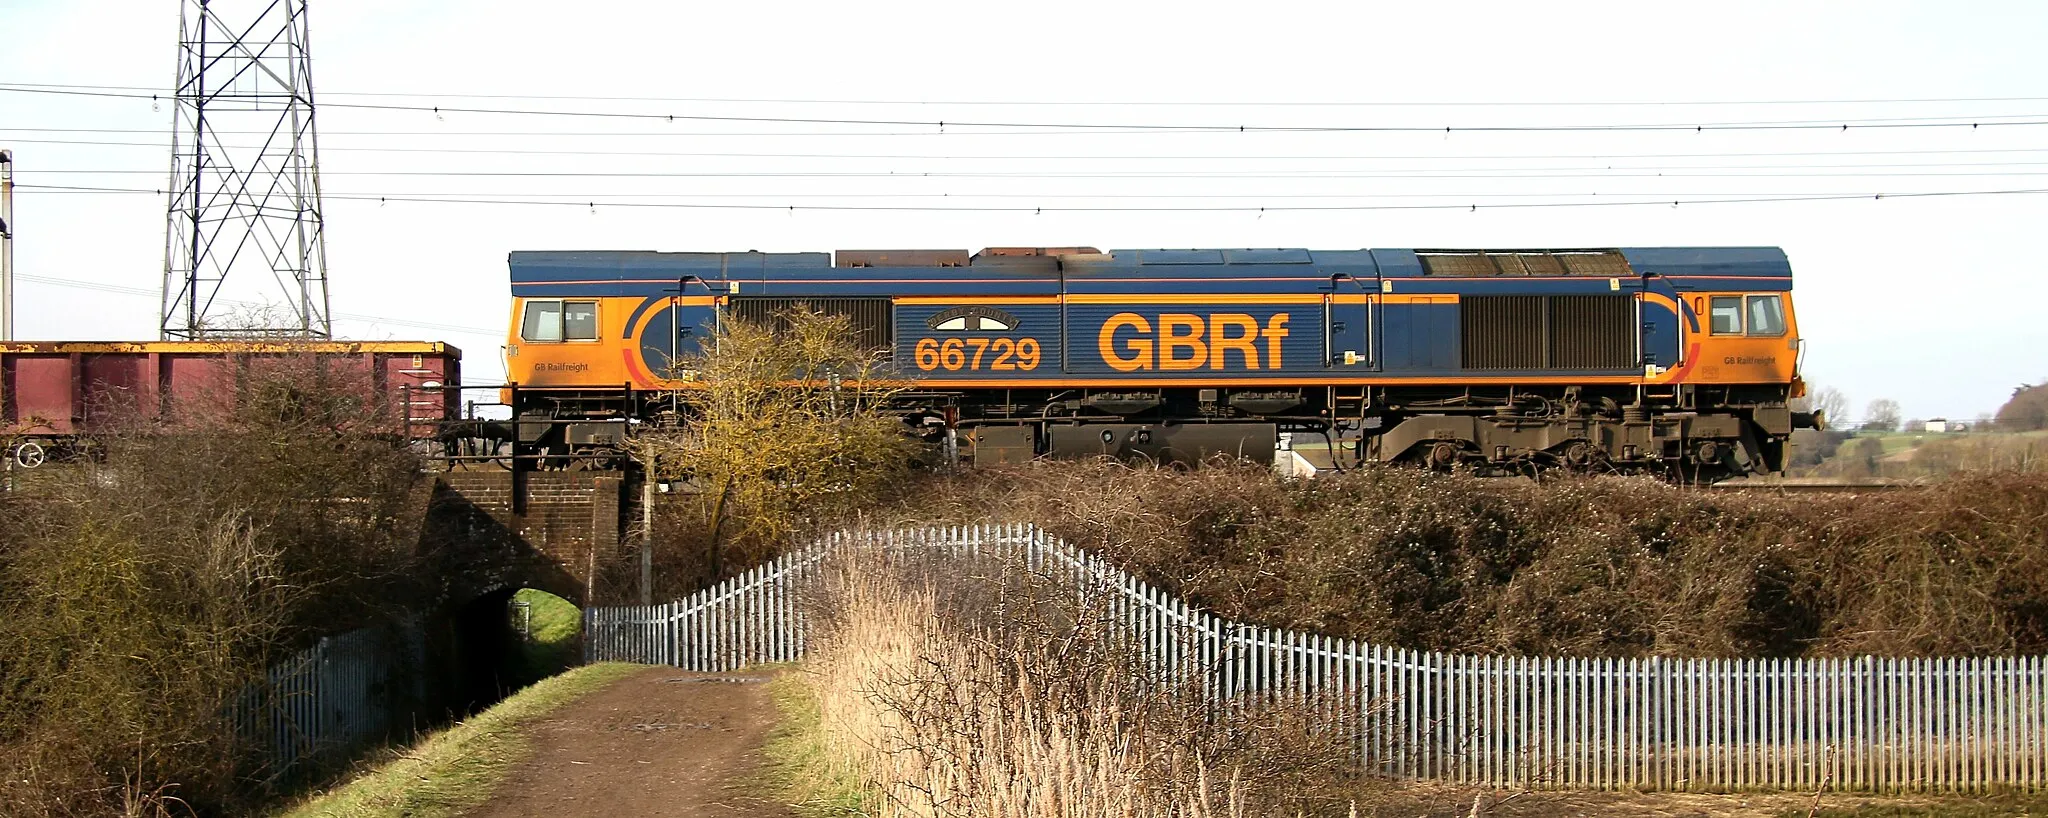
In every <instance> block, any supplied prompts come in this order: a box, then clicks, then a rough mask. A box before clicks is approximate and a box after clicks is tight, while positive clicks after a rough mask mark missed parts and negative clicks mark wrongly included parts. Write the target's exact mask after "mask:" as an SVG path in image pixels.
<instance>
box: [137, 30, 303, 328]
mask: <svg viewBox="0 0 2048 818" xmlns="http://www.w3.org/2000/svg"><path fill="white" fill-rule="evenodd" d="M175 106H176V112H175V114H174V115H173V117H174V122H173V130H172V142H171V188H170V189H171V198H170V211H169V215H168V218H167V219H166V228H165V230H164V234H165V246H164V292H163V312H162V315H161V318H162V331H163V337H164V338H165V339H167V340H168V339H200V338H207V337H226V336H234V337H272V338H327V337H330V335H331V334H332V325H331V324H330V323H329V321H328V305H327V258H326V256H327V253H326V248H325V246H324V239H323V232H324V231H323V230H322V224H321V208H320V162H319V149H318V142H319V140H318V138H317V137H316V135H315V131H314V127H313V75H312V60H311V58H310V57H309V56H308V52H307V24H306V0H184V2H183V5H182V8H181V10H180V12H179V16H178V85H177V99H176V102H175ZM252 305H255V306H254V307H253V311H249V310H251V309H252ZM236 310H243V312H240V313H237V312H236Z"/></svg>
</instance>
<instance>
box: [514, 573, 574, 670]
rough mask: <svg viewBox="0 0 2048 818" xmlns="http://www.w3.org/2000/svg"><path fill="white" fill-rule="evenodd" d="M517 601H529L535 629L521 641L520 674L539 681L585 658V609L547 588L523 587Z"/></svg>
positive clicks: (528, 604)
mask: <svg viewBox="0 0 2048 818" xmlns="http://www.w3.org/2000/svg"><path fill="white" fill-rule="evenodd" d="M512 600H513V601H514V602H524V603H526V604H527V609H526V610H527V614H528V616H530V617H532V619H531V623H532V625H533V632H532V633H531V634H530V635H529V636H528V637H527V638H526V639H525V640H524V641H523V642H521V643H520V645H519V656H518V659H517V661H518V662H519V667H518V669H517V674H518V678H520V679H530V680H534V681H538V680H541V679H545V678H547V677H549V676H553V675H555V674H557V673H561V672H562V671H564V670H567V669H568V668H571V667H575V666H576V665H577V663H578V662H579V661H580V660H581V659H582V656H581V655H580V654H581V653H582V648H583V644H582V642H581V641H579V640H578V639H577V637H579V636H581V635H582V631H583V611H581V610H579V609H578V608H577V607H576V605H575V604H574V603H572V602H570V601H569V600H566V599H563V598H561V597H558V596H555V595H554V594H551V593H548V592H546V591H536V590H534V589H532V588H521V589H520V590H519V592H518V593H516V594H513V595H512Z"/></svg>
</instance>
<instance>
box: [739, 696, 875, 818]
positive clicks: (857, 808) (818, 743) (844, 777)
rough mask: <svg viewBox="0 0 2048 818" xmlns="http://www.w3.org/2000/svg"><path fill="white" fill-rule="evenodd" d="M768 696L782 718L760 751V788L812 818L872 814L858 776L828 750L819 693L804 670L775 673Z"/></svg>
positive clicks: (798, 812) (864, 789)
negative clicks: (761, 761) (813, 688)
mask: <svg viewBox="0 0 2048 818" xmlns="http://www.w3.org/2000/svg"><path fill="white" fill-rule="evenodd" d="M768 693H769V695H770V696H771V697H773V698H774V700H775V709H776V711H777V712H778V713H780V714H781V716H782V718H781V719H779V720H778V722H777V723H776V726H775V729H774V731H772V732H770V733H769V734H768V744H767V746H766V747H765V748H763V750H762V755H763V757H764V758H765V759H766V762H767V763H765V764H763V765H762V767H761V778H762V782H761V783H762V788H763V789H765V790H767V791H768V792H770V793H771V794H773V795H774V796H775V798H776V800H778V801H780V802H781V803H784V804H788V805H790V806H791V807H792V808H793V809H795V810H796V812H797V814H799V815H804V816H810V817H811V818H826V817H827V816H842V815H870V814H873V812H872V811H871V810H868V809H867V807H868V799H867V793H866V788H865V787H863V786H862V785H861V782H860V778H859V776H857V775H855V774H854V773H853V771H852V770H851V769H849V768H848V767H847V765H846V763H845V762H844V761H843V760H841V759H838V758H835V757H834V756H833V754H832V752H831V750H830V748H828V747H827V746H826V743H825V735H824V728H823V722H822V716H821V715H820V710H819V707H818V694H817V692H816V691H814V690H812V689H811V686H810V684H809V682H808V681H807V680H806V678H805V674H804V672H803V671H802V670H801V669H791V670H787V671H784V672H782V673H779V674H776V676H775V680H774V681H772V682H769V686H768Z"/></svg>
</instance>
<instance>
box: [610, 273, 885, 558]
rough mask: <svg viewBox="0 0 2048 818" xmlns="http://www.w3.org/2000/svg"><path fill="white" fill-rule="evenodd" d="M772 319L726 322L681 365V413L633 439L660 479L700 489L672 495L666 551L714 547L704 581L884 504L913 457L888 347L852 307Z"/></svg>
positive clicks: (676, 370)
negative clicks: (869, 345) (866, 342)
mask: <svg viewBox="0 0 2048 818" xmlns="http://www.w3.org/2000/svg"><path fill="white" fill-rule="evenodd" d="M775 324H776V326H773V327H770V326H762V325H758V324H755V323H751V322H747V321H737V320H735V321H727V322H725V323H722V324H721V325H719V327H718V328H717V329H716V330H715V331H714V332H713V333H711V335H710V337H708V338H706V339H705V340H704V348H705V349H706V352H704V353H703V354H701V355H696V356H692V357H688V358H684V359H682V360H679V361H677V362H676V363H675V365H674V367H672V373H671V374H672V375H673V376H675V377H678V378H682V379H685V380H688V381H690V382H691V383H692V384H693V386H692V387H691V388H689V389H686V390H684V391H683V401H684V403H685V406H684V408H683V412H682V415H683V418H682V419H681V420H682V422H681V423H679V424H677V425H676V426H674V427H673V428H667V429H651V430H646V431H643V432H642V433H640V434H639V435H637V436H636V438H635V439H634V453H635V456H636V458H637V459H638V460H639V461H640V462H641V463H642V464H644V465H645V466H646V468H647V470H648V474H649V476H650V477H651V478H653V479H656V480H660V481H664V482H668V481H674V482H678V483H681V484H683V485H685V486H686V487H687V488H689V489H690V490H691V493H690V494H688V495H686V496H687V497H688V498H690V499H691V500H692V502H688V503H686V504H683V505H686V508H685V509H682V510H677V509H675V508H674V506H675V505H678V504H671V509H670V518H669V522H670V523H671V525H669V526H666V527H665V528H667V529H668V530H669V531H671V532H675V531H678V529H681V532H680V534H679V535H676V539H675V540H674V541H673V542H669V543H664V544H665V545H668V546H669V547H668V548H665V549H664V551H666V552H667V554H668V556H669V557H670V558H671V559H673V558H674V557H676V556H679V555H680V556H683V557H685V558H686V559H688V558H691V557H694V556H695V555H698V554H705V555H709V557H710V559H709V562H710V564H709V565H708V566H704V567H703V570H702V571H701V575H702V576H703V577H705V578H707V579H711V580H715V579H716V578H718V576H719V575H722V574H724V573H726V568H727V567H728V566H732V567H739V568H744V567H745V566H747V565H751V564H753V563H754V562H758V561H759V560H758V559H753V558H766V557H772V556H773V555H774V554H775V553H776V552H777V551H778V549H780V548H782V547H784V546H785V545H786V544H787V543H789V542H790V541H791V540H792V539H793V538H794V537H795V536H796V535H797V534H798V533H799V532H803V531H807V530H810V529H812V528H814V527H815V526H816V525H817V524H818V523H819V522H820V521H822V520H830V519H835V518H837V517H839V516H840V515H843V514H845V513H848V512H851V511H853V510H857V509H860V508H863V507H865V506H867V505H869V504H872V503H874V502H876V500H877V499H878V498H880V497H883V496H885V495H886V494H887V493H888V492H889V491H890V490H891V489H892V488H893V487H895V486H896V485H897V484H898V483H899V482H900V481H901V480H902V479H903V478H904V477H905V476H906V475H907V474H908V473H909V470H910V468H911V465H912V458H913V455H914V448H915V441H914V440H913V439H912V438H911V437H910V436H909V435H907V434H906V431H907V429H906V427H905V424H904V422H903V420H902V419H901V418H900V417H898V415H897V414H896V413H895V412H893V411H891V410H889V408H888V404H889V403H890V401H891V399H892V398H893V397H894V396H895V395H896V394H897V393H898V392H900V391H901V390H900V388H899V387H896V386H893V385H891V384H890V382H889V380H888V375H889V373H888V372H887V370H886V368H885V367H886V364H887V356H886V354H884V352H885V351H884V352H878V351H876V350H870V349H865V348H863V347H861V346H860V345H859V343H858V341H857V338H858V334H857V333H855V332H853V328H852V323H851V321H850V319H848V318H846V317H844V316H837V315H827V314H823V313H818V312H813V311H810V310H805V309H796V310H792V311H788V312H785V313H782V314H780V315H778V316H776V321H775ZM693 516H694V517H696V519H697V520H698V521H701V522H696V521H692V520H691V519H690V518H691V517H693ZM728 550H731V551H733V552H735V553H734V554H733V555H731V556H733V557H735V558H726V557H727V554H726V552H727V551H728ZM690 561H691V562H694V560H690ZM692 573H693V574H695V573H699V572H692ZM693 578H694V577H693Z"/></svg>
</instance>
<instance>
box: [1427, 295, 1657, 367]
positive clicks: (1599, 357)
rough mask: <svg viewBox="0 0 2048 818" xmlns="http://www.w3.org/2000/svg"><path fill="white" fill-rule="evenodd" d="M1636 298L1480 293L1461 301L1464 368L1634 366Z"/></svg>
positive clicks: (1635, 362)
mask: <svg viewBox="0 0 2048 818" xmlns="http://www.w3.org/2000/svg"><path fill="white" fill-rule="evenodd" d="M1635 315H1636V311H1635V299H1634V298H1633V297H1631V296H1626V295H1552V296H1544V295H1477V296H1466V297H1464V298H1462V299H1460V300H1459V302H1458V318H1459V323H1460V340H1461V341H1463V349H1462V352H1463V355H1462V363H1463V365H1464V367H1465V368H1466V369H1576V370H1609V369H1631V368H1633V367H1635V366H1636V364H1637V360H1636V341H1637V339H1636V333H1637V332H1638V330H1637V327H1636V317H1635Z"/></svg>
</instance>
